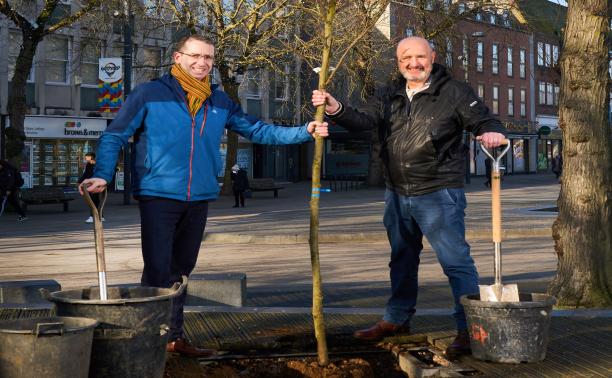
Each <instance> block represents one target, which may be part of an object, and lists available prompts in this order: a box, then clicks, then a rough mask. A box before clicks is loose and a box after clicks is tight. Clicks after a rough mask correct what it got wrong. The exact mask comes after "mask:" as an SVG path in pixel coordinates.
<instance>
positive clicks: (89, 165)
mask: <svg viewBox="0 0 612 378" xmlns="http://www.w3.org/2000/svg"><path fill="white" fill-rule="evenodd" d="M95 167H96V154H95V153H93V152H88V153H86V154H85V169H84V170H83V174H82V175H81V177H80V178H79V184H80V183H82V182H83V181H85V180H87V179H89V178H92V177H93V174H94V169H95ZM91 200H92V202H93V203H94V205H95V206H96V208H99V207H100V194H98V193H91ZM100 218H101V220H102V222H104V221H105V220H106V219H104V217H103V216H102V213H101V212H100ZM85 223H93V213H92V214H91V215H90V216H89V218H87V219H86V220H85Z"/></svg>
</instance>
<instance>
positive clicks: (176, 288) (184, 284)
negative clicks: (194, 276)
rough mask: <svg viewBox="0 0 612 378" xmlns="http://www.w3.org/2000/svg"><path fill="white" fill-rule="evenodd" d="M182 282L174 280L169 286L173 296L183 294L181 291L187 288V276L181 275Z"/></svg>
mask: <svg viewBox="0 0 612 378" xmlns="http://www.w3.org/2000/svg"><path fill="white" fill-rule="evenodd" d="M181 281H182V282H175V283H174V285H172V287H171V288H170V290H172V291H174V293H173V294H172V295H173V296H176V295H181V294H183V291H185V289H186V288H187V281H188V279H187V276H184V275H183V276H181Z"/></svg>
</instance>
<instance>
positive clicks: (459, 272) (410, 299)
mask: <svg viewBox="0 0 612 378" xmlns="http://www.w3.org/2000/svg"><path fill="white" fill-rule="evenodd" d="M434 60H435V52H434V51H433V49H432V48H431V46H430V45H429V43H428V42H427V40H425V39H423V38H420V37H409V38H405V39H403V40H401V41H400V42H399V44H398V46H397V62H398V68H399V70H400V73H401V74H402V77H400V78H398V80H396V81H395V82H394V83H393V84H392V85H390V86H389V87H387V88H386V89H385V90H384V91H383V93H381V94H380V95H379V96H377V97H376V99H375V100H373V101H371V102H370V103H369V104H368V105H367V106H366V107H364V108H351V107H349V106H345V105H343V104H342V103H341V102H339V101H337V100H336V99H335V98H334V97H333V96H331V95H330V94H329V93H326V92H323V91H318V90H315V91H314V92H313V96H312V103H313V105H314V106H319V105H322V104H325V112H326V113H327V115H328V116H329V117H330V118H331V119H333V120H334V121H335V122H337V123H338V124H339V125H341V126H343V127H345V128H346V129H348V130H349V131H361V130H366V129H373V128H376V129H377V130H378V132H379V136H380V140H381V142H382V150H381V158H382V159H383V162H384V164H385V181H386V186H387V191H386V193H385V204H386V205H385V214H384V220H383V221H384V224H385V228H386V230H387V236H388V239H389V243H390V245H391V262H390V263H389V267H390V276H391V297H390V298H389V301H388V302H387V306H386V311H385V315H384V317H383V319H382V320H381V321H379V322H378V323H376V324H375V325H374V326H372V327H370V328H367V329H363V330H359V331H356V332H355V334H354V336H355V337H356V338H358V339H363V340H379V339H381V338H383V337H386V336H391V335H395V334H399V333H406V332H409V322H410V318H411V317H412V315H413V314H414V312H415V306H416V301H417V291H418V267H419V256H420V253H421V250H422V249H423V244H422V240H423V236H426V237H427V239H428V240H429V243H430V244H431V246H432V247H433V249H434V251H435V253H436V255H437V257H438V261H439V262H440V264H441V265H442V268H443V270H444V273H445V274H446V276H447V277H448V280H449V283H450V286H451V289H452V292H453V296H454V299H455V313H454V318H455V321H456V325H457V330H458V334H457V337H456V339H455V340H454V341H453V343H452V344H451V345H450V346H449V347H448V349H447V350H446V353H447V355H448V356H449V357H451V358H454V357H456V356H458V355H460V354H464V353H468V352H469V351H470V344H469V335H468V332H467V323H466V319H465V313H464V311H463V306H461V304H460V303H459V298H460V297H461V296H462V295H464V294H473V293H478V273H477V271H476V267H475V265H474V261H473V260H472V258H471V256H470V246H469V245H468V243H467V242H466V240H465V219H464V218H465V213H464V210H465V206H466V200H465V193H464V190H463V177H464V173H465V171H464V167H465V160H464V159H465V150H464V144H463V142H462V136H463V130H464V129H465V130H468V131H471V132H473V133H474V134H475V135H477V136H479V137H480V140H481V141H482V143H483V144H484V145H485V146H486V147H487V148H493V147H497V146H499V145H500V144H501V143H502V141H503V140H504V139H505V136H504V132H505V130H504V127H503V126H502V125H501V123H500V122H499V120H497V119H496V118H495V117H493V116H492V115H491V114H490V113H489V110H488V109H487V107H486V106H485V105H484V104H483V103H482V101H481V100H480V99H479V98H478V97H477V96H476V95H475V94H474V92H473V91H472V89H471V88H470V87H469V86H468V85H466V84H464V83H462V82H459V81H456V80H453V79H452V78H451V77H450V74H449V73H448V72H447V71H446V69H445V68H444V67H443V66H441V65H439V64H436V63H434Z"/></svg>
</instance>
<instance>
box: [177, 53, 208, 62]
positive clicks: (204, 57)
mask: <svg viewBox="0 0 612 378" xmlns="http://www.w3.org/2000/svg"><path fill="white" fill-rule="evenodd" d="M177 52H178V53H179V54H183V55H187V56H188V57H190V58H192V59H195V60H200V59H204V60H206V61H213V60H215V57H214V56H213V55H200V54H189V53H186V52H182V51H177Z"/></svg>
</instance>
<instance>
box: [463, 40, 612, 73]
mask: <svg viewBox="0 0 612 378" xmlns="http://www.w3.org/2000/svg"><path fill="white" fill-rule="evenodd" d="M468 49H469V45H468V39H467V37H465V36H464V37H463V39H462V40H461V57H462V58H463V59H462V66H463V71H464V72H467V70H468V66H469V64H470V56H469V51H468ZM610 56H611V57H612V52H611V53H610ZM610 62H612V58H611V59H610ZM611 65H612V63H611ZM610 72H611V73H610V75H612V71H610Z"/></svg>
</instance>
